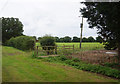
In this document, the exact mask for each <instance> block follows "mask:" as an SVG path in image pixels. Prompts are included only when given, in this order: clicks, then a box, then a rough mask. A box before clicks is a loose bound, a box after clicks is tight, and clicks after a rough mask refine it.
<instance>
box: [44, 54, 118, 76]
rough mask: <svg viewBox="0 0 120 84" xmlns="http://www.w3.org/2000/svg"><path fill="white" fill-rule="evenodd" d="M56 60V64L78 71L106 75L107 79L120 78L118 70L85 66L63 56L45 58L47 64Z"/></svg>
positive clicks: (85, 64) (91, 65)
mask: <svg viewBox="0 0 120 84" xmlns="http://www.w3.org/2000/svg"><path fill="white" fill-rule="evenodd" d="M56 60H57V62H61V63H66V64H68V65H70V66H73V67H75V68H77V69H80V70H85V71H90V72H95V73H99V74H102V75H106V76H109V77H114V78H120V75H119V74H120V71H119V70H116V69H112V68H110V67H107V66H101V65H93V64H87V63H85V62H82V61H80V60H79V59H77V58H72V59H71V60H70V59H69V58H66V57H65V56H60V57H54V58H52V57H51V58H50V60H49V58H46V61H49V62H54V61H56Z"/></svg>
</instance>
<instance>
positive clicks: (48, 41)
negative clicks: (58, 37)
mask: <svg viewBox="0 0 120 84" xmlns="http://www.w3.org/2000/svg"><path fill="white" fill-rule="evenodd" d="M40 45H41V46H42V48H43V49H44V50H49V51H46V52H47V54H52V53H53V52H51V53H50V51H52V50H53V49H55V46H56V44H55V39H54V37H52V36H49V35H46V36H44V37H42V38H41V40H40ZM47 46H48V47H47ZM49 46H50V47H49ZM52 46H53V47H52Z"/></svg>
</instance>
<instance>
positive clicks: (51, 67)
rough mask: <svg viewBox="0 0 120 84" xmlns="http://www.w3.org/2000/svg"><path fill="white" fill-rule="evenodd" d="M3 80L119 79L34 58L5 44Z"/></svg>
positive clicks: (81, 80) (68, 80) (63, 80)
mask: <svg viewBox="0 0 120 84" xmlns="http://www.w3.org/2000/svg"><path fill="white" fill-rule="evenodd" d="M2 75H3V76H2V81H3V82H117V81H118V80H115V79H112V78H109V77H104V76H101V75H97V74H95V73H89V72H86V71H82V70H78V69H75V68H72V67H70V66H67V65H64V64H61V63H50V62H45V61H43V60H40V59H35V58H32V52H23V51H20V50H18V49H15V48H12V47H5V46H3V50H2Z"/></svg>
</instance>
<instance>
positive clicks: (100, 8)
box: [80, 2, 120, 58]
mask: <svg viewBox="0 0 120 84" xmlns="http://www.w3.org/2000/svg"><path fill="white" fill-rule="evenodd" d="M83 3H84V4H85V7H84V8H82V9H81V10H80V12H81V13H82V15H83V17H85V18H87V21H88V24H89V27H90V28H97V29H98V34H100V35H101V36H103V37H104V39H105V40H106V41H110V45H111V44H112V45H115V46H117V48H118V55H119V58H120V34H119V33H120V28H119V27H120V24H119V23H120V19H118V18H119V17H120V10H119V9H120V2H116V3H110V2H108V3H104V2H101V3H99V2H95V3H90V2H83ZM108 43H109V42H108ZM110 45H106V46H110ZM110 47H114V46H110ZM111 49H112V48H111Z"/></svg>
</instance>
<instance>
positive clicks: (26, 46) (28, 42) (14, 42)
mask: <svg viewBox="0 0 120 84" xmlns="http://www.w3.org/2000/svg"><path fill="white" fill-rule="evenodd" d="M6 45H7V46H11V47H14V48H17V49H20V50H30V49H31V50H33V49H34V46H35V41H34V39H33V38H32V37H29V36H18V37H15V38H13V37H12V38H11V39H10V40H8V41H7V43H6Z"/></svg>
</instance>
